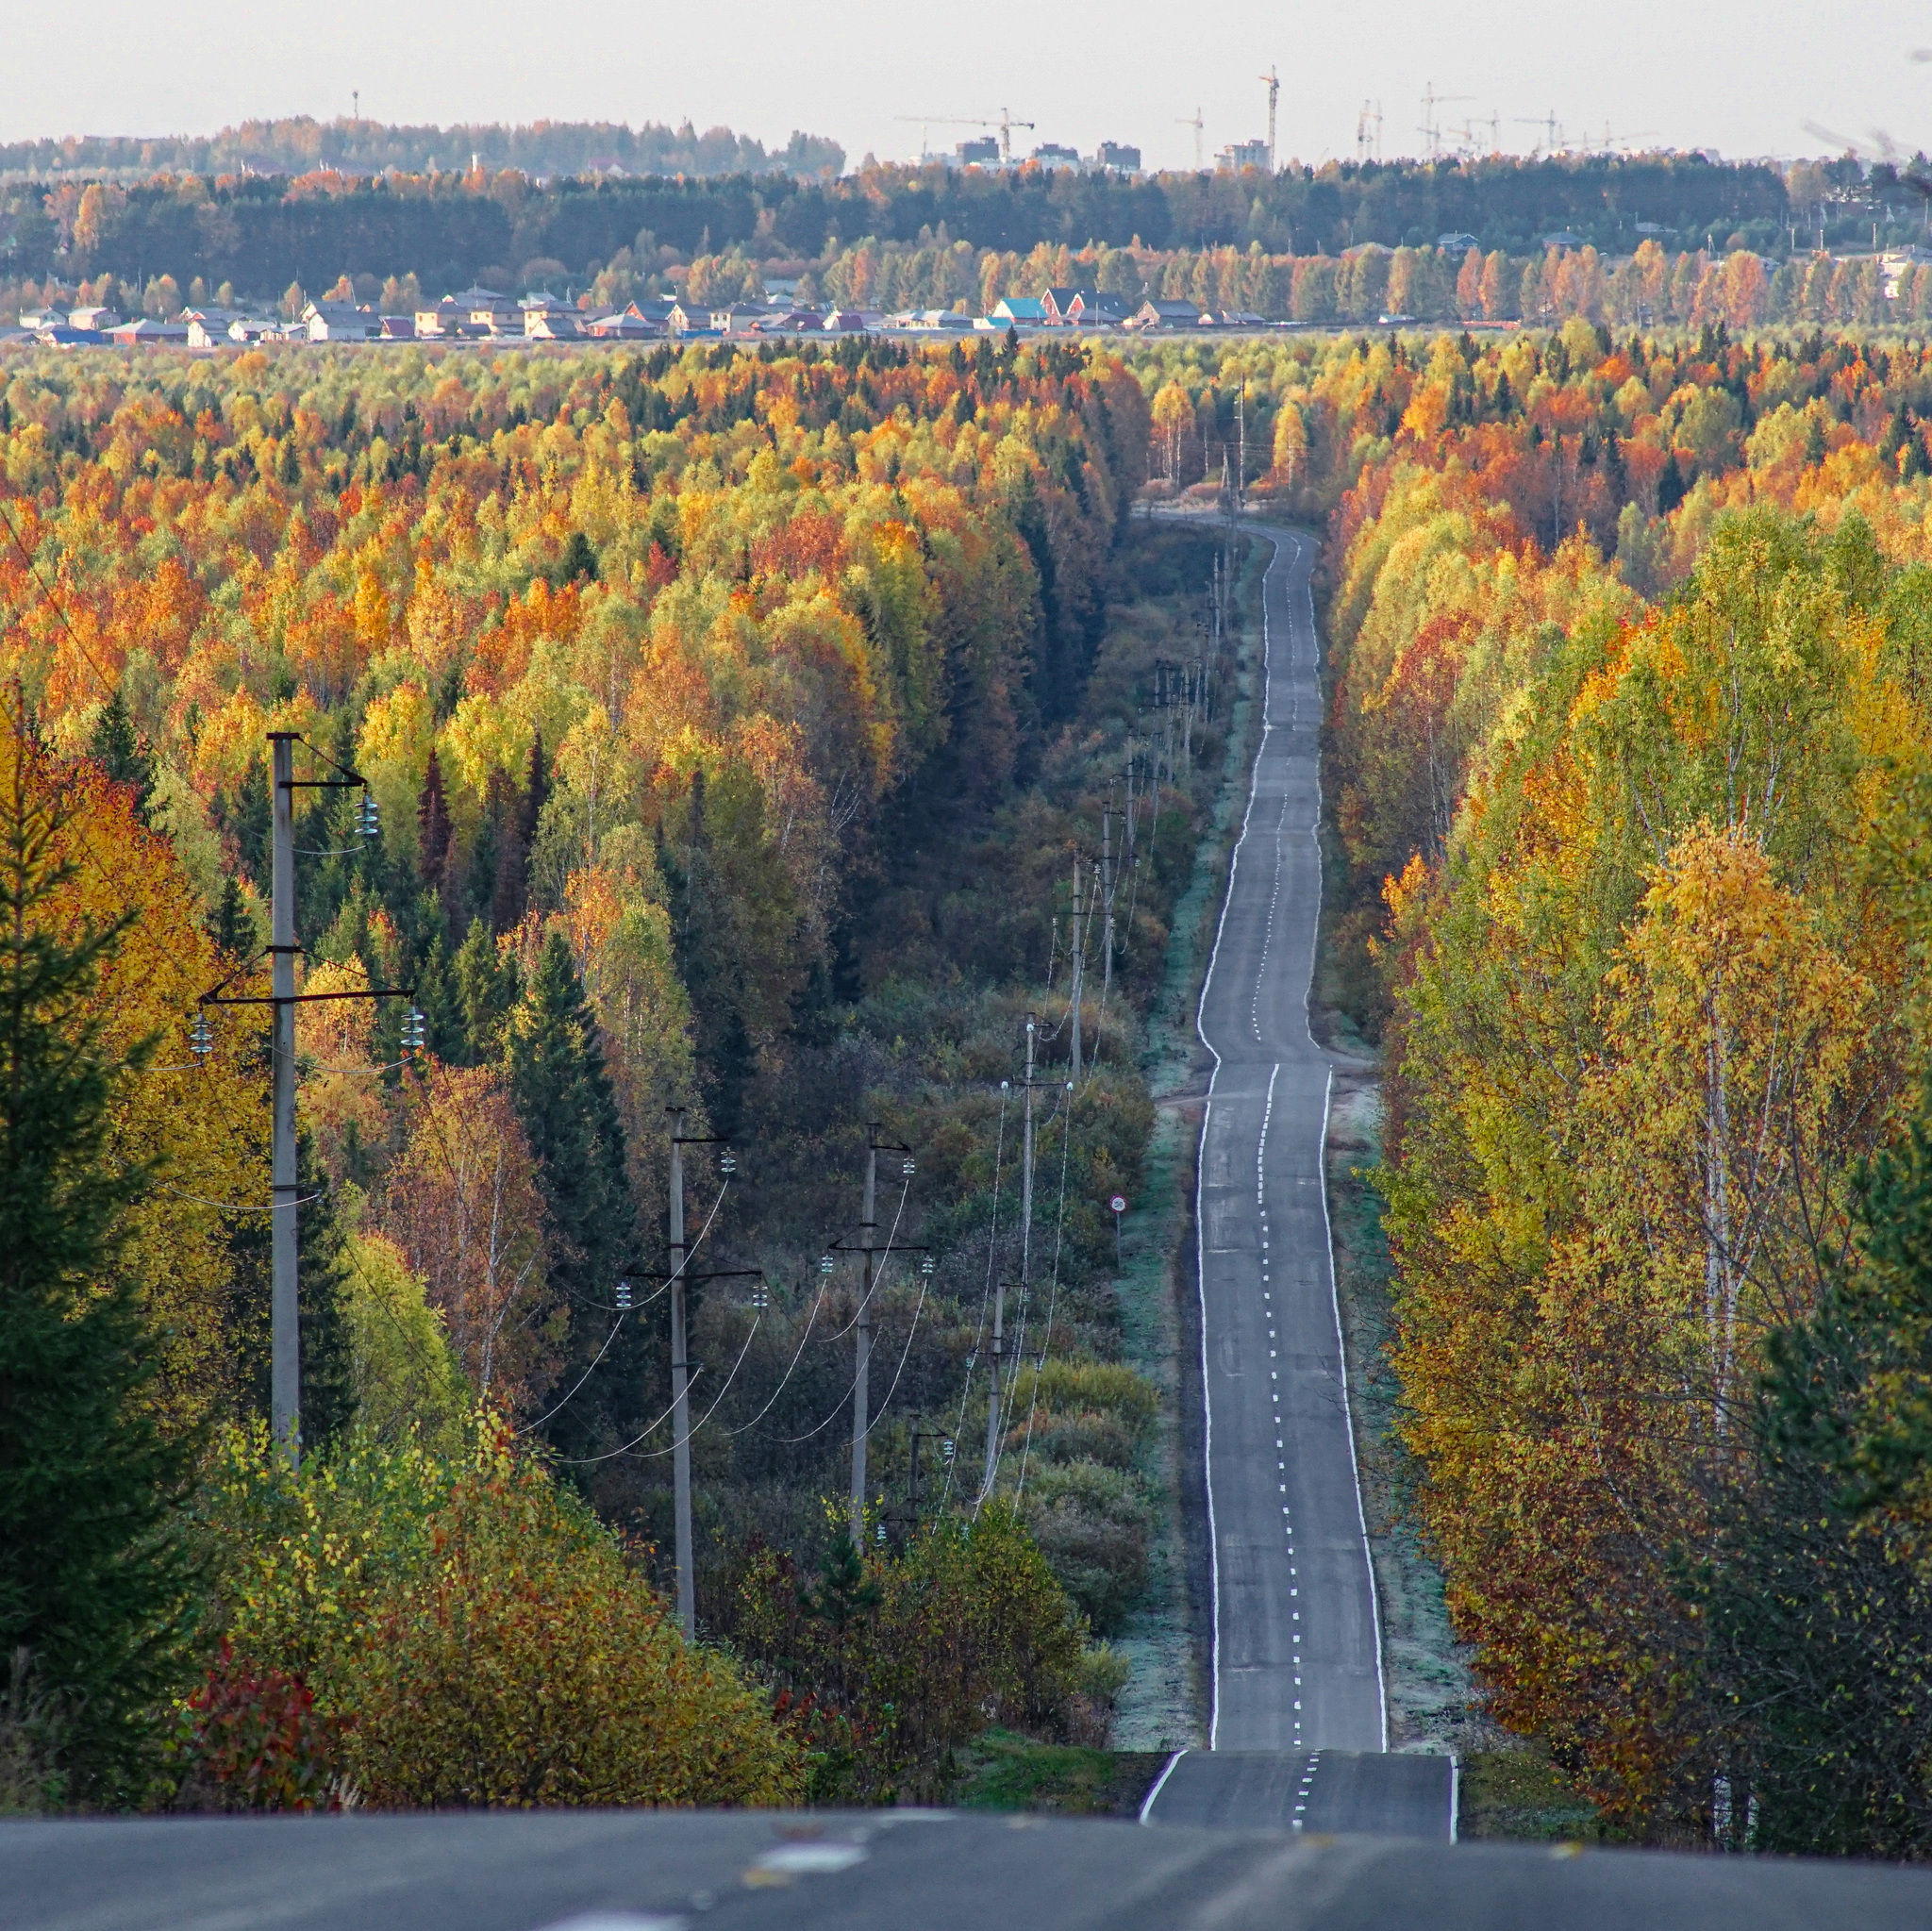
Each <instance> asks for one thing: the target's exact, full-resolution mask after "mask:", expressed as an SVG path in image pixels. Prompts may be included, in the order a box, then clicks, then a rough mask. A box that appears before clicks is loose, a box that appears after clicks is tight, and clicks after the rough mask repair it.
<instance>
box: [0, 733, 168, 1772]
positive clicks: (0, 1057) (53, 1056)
mask: <svg viewBox="0 0 1932 1931" xmlns="http://www.w3.org/2000/svg"><path fill="white" fill-rule="evenodd" d="M26 763H27V760H26V758H25V756H23V757H20V758H19V759H18V760H17V761H16V763H15V766H14V770H13V772H12V774H10V776H9V777H8V779H7V780H6V784H5V790H4V791H0V1087H4V1090H5V1093H6V1105H5V1107H4V1109H0V1685H5V1686H7V1687H8V1689H10V1688H12V1687H13V1686H12V1676H13V1673H15V1672H17V1671H19V1670H20V1669H21V1668H22V1664H23V1659H24V1658H25V1660H26V1666H27V1667H28V1668H30V1669H31V1671H32V1672H33V1682H34V1684H35V1686H36V1687H37V1688H38V1689H39V1690H41V1691H42V1692H44V1693H46V1694H48V1695H49V1696H51V1698H52V1700H53V1704H54V1706H55V1707H56V1708H57V1709H58V1711H59V1712H60V1721H61V1723H62V1726H63V1733H64V1734H63V1737H62V1740H61V1743H60V1762H61V1768H62V1773H63V1774H64V1776H65V1778H66V1779H67V1783H66V1789H65V1792H64V1794H65V1796H66V1798H67V1799H68V1800H69V1801H86V1802H91V1803H112V1802H116V1801H122V1800H125V1798H126V1797H127V1796H128V1795H129V1794H130V1793H131V1792H132V1791H134V1790H136V1789H137V1788H138V1785H139V1780H140V1775H141V1762H142V1756H143V1754H144V1749H145V1745H146V1743H147V1741H148V1730H147V1725H146V1723H145V1722H144V1717H143V1713H144V1712H145V1711H146V1710H148V1709H149V1708H150V1707H151V1706H153V1705H154V1703H155V1701H156V1699H157V1697H158V1695H159V1694H160V1693H162V1692H163V1691H164V1690H167V1689H168V1688H169V1687H170V1685H171V1683H172V1682H173V1681H174V1679H175V1663H176V1660H177V1657H178V1653H179V1652H178V1644H177V1640H176V1637H175V1630H176V1628H177V1627H178V1618H177V1614H176V1612H177V1611H178V1609H179V1606H180V1604H181V1601H182V1596H183V1589H184V1574H185V1571H184V1560H183V1557H182V1556H181V1554H180V1544H179V1542H178V1540H176V1537H175V1522H176V1510H177V1507H178V1506H179V1504H180V1503H181V1501H182V1499H183V1497H184V1494H185V1491H186V1487H187V1483H188V1480H189V1477H190V1473H191V1467H192V1444H189V1443H184V1442H181V1441H177V1440H168V1439H166V1438H165V1437H164V1436H163V1435H162V1434H161V1433H160V1431H159V1429H158V1424H157V1423H156V1421H155V1419H154V1416H153V1413H152V1410H151V1407H150V1406H149V1404H148V1402H147V1401H146V1399H145V1397H146V1393H147V1390H148V1386H149V1384H150V1382H151V1381H152V1380H153V1377H154V1373H155V1366H154V1350H153V1347H152V1345H151V1342H150V1339H149V1336H148V1332H147V1324H146V1319H145V1316H144V1313H143V1310H142V1306H141V1302H140V1299H139V1290H138V1287H137V1285H136V1283H135V1281H134V1279H133V1278H132V1276H131V1275H130V1274H129V1273H128V1272H126V1271H125V1270H124V1269H123V1267H122V1266H121V1265H120V1248H121V1244H122V1241H123V1239H124V1236H125V1222H124V1218H123V1216H124V1213H125V1208H126V1207H127V1206H128V1205H129V1203H130V1202H131V1201H133V1200H134V1199H135V1198H136V1197H137V1196H138V1195H139V1194H140V1192H141V1191H142V1189H143V1188H144V1187H145V1186H146V1185H148V1183H149V1181H150V1178H151V1170H149V1169H146V1168H134V1167H126V1166H117V1165H116V1164H114V1163H113V1162H112V1161H111V1160H110V1158H109V1157H108V1131H109V1108H110V1107H111V1104H112V1100H113V1096H114V1089H115V1081H116V1076H117V1075H116V1074H115V1073H114V1072H112V1071H110V1070H109V1067H108V1064H107V1063H106V1061H105V1060H104V1058H103V1057H102V1054H101V1051H100V1046H99V1042H98V1035H97V1029H96V1027H95V1025H94V1024H93V1023H92V1021H90V1020H88V1019H86V1018H85V1017H84V1016H83V1013H84V1006H85V1002H86V1000H87V999H88V997H89V995H90V994H91V992H92V989H93V987H94V985H95V983H96V979H97V976H98V974H99V971H100V968H101V965H102V962H103V961H104V960H105V959H106V958H107V957H108V954H109V953H110V951H111V950H112V948H113V947H114V945H115V944H116V943H117V941H119V938H120V936H121V934H122V932H123V930H124V929H125V924H126V922H125V920H123V921H117V922H116V923H114V924H111V925H108V926H105V927H95V928H93V929H92V930H86V931H83V932H82V933H81V935H80V936H78V937H77V938H75V939H74V940H72V941H68V940H64V939H61V938H58V937H57V936H56V935H55V931H54V929H53V921H52V919H51V917H50V911H51V907H50V900H51V898H52V895H53V894H54V893H55V892H56V891H58V887H59V885H60V884H61V882H62V880H63V878H64V876H65V873H64V871H63V869H62V867H61V865H60V864H59V862H58V858H57V857H56V854H55V849H54V841H55V839H56V837H57V835H58V818H57V815H56V811H55V809H54V807H52V806H50V805H49V804H48V803H47V802H46V795H45V793H44V792H42V791H38V790H37V788H36V787H35V785H34V782H33V779H32V776H31V774H30V773H29V772H28V771H27V769H26ZM142 1057H145V1056H144V1055H136V1056H135V1070H136V1071H138V1068H139V1063H140V1061H141V1059H142ZM22 1687H23V1688H24V1687H25V1686H22Z"/></svg>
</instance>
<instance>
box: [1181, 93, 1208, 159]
mask: <svg viewBox="0 0 1932 1931" xmlns="http://www.w3.org/2000/svg"><path fill="white" fill-rule="evenodd" d="M1174 125H1176V126H1177V127H1191V128H1192V129H1193V130H1194V172H1195V174H1197V175H1198V174H1199V173H1200V172H1201V130H1202V128H1204V127H1205V126H1207V125H1208V124H1207V122H1205V121H1204V120H1203V119H1202V118H1201V110H1200V108H1195V109H1194V118H1193V119H1192V120H1191V121H1190V120H1189V119H1188V118H1187V117H1186V116H1185V115H1182V114H1176V115H1175V116H1174Z"/></svg>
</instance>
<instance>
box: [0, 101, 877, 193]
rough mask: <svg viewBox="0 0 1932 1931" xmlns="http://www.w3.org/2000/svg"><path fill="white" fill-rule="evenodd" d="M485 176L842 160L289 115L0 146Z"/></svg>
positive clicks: (40, 171) (47, 170) (670, 138)
mask: <svg viewBox="0 0 1932 1931" xmlns="http://www.w3.org/2000/svg"><path fill="white" fill-rule="evenodd" d="M479 164H480V165H481V166H483V167H485V168H488V169H489V170H491V173H494V172H496V171H497V170H499V169H503V168H518V169H521V170H522V171H523V172H524V173H525V174H529V175H584V174H589V173H591V172H592V171H593V170H608V169H610V168H612V167H616V168H622V169H623V170H624V171H625V173H626V174H630V175H740V174H752V175H756V174H762V173H764V172H765V171H766V170H768V169H770V170H779V169H782V170H785V171H787V172H789V173H791V174H797V175H817V174H820V173H823V172H824V171H826V170H829V171H830V172H831V173H832V174H834V175H837V174H840V173H841V172H842V170H843V168H844V166H845V154H844V150H843V149H842V148H841V147H840V146H839V144H838V143H837V142H836V141H827V140H825V139H824V138H823V137H822V136H819V135H815V134H798V133H794V134H793V135H792V137H791V140H790V141H788V142H786V144H785V145H784V146H783V147H781V148H776V149H774V150H772V151H770V152H769V153H768V152H767V151H766V148H765V145H764V143H763V142H762V141H757V140H754V139H753V138H752V137H751V136H750V135H748V134H734V133H733V132H732V131H731V129H730V128H728V127H711V128H708V129H707V130H706V131H705V132H704V133H702V134H700V133H699V132H698V131H697V129H696V128H695V127H693V126H692V125H691V123H690V122H689V121H687V122H685V123H684V125H682V126H681V127H670V126H665V125H660V124H659V123H657V122H652V121H647V122H645V123H644V125H642V126H641V127H632V126H631V125H629V123H628V122H624V121H616V122H612V121H534V122H531V123H530V124H528V125H523V126H506V125H503V124H502V123H501V122H494V121H492V122H478V123H476V124H475V125H464V124H460V123H459V124H458V125H454V126H450V127H437V126H426V125H425V126H418V127H411V126H391V125H386V124H385V123H383V122H380V121H367V120H351V119H349V118H348V117H347V116H346V115H345V116H342V117H341V118H339V119H337V120H334V121H318V120H316V119H315V118H314V117H313V116H312V115H309V114H296V115H292V116H291V117H289V118H287V119H285V120H280V121H243V122H242V124H241V125H239V126H235V127H224V128H223V129H222V130H221V132H220V133H218V134H209V135H166V136H159V137H153V136H129V135H68V136H66V137H65V138H63V139H59V140H42V141H0V173H5V174H31V175H80V176H82V177H83V178H85V177H87V176H90V175H99V176H102V177H107V178H112V177H116V176H123V177H128V178H138V177H140V176H142V175H242V174H254V175H308V174H313V173H315V172H316V171H318V170H322V169H335V170H340V171H341V172H342V173H345V174H355V175H378V174H384V173H387V172H388V171H389V170H391V169H395V170H398V171H399V172H401V173H403V174H406V175H428V174H434V173H438V172H441V173H443V174H462V173H465V172H466V171H467V170H469V169H470V168H472V167H474V166H476V165H479Z"/></svg>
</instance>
